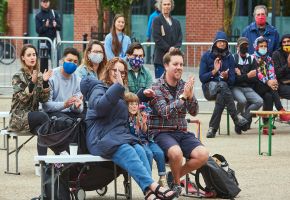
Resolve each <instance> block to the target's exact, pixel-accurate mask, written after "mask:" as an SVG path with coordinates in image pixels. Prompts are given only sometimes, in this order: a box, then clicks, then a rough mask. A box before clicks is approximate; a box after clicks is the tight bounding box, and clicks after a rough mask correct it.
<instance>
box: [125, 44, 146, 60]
mask: <svg viewBox="0 0 290 200" xmlns="http://www.w3.org/2000/svg"><path fill="white" fill-rule="evenodd" d="M135 49H142V50H143V56H144V57H145V51H144V48H143V46H142V45H141V44H140V43H139V42H133V43H132V44H131V45H130V46H129V47H128V49H127V51H126V54H128V55H132V54H133V52H134V50H135Z"/></svg>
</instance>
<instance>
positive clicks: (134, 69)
mask: <svg viewBox="0 0 290 200" xmlns="http://www.w3.org/2000/svg"><path fill="white" fill-rule="evenodd" d="M126 54H127V59H126V60H127V62H128V65H129V67H128V88H129V91H130V92H133V93H135V94H136V93H137V92H138V91H139V90H140V89H148V88H151V85H152V76H151V74H150V72H149V70H148V69H146V68H145V67H144V65H143V64H144V56H145V52H144V49H143V47H142V45H141V44H140V43H138V42H133V43H132V44H131V45H130V46H129V48H128V50H127V52H126Z"/></svg>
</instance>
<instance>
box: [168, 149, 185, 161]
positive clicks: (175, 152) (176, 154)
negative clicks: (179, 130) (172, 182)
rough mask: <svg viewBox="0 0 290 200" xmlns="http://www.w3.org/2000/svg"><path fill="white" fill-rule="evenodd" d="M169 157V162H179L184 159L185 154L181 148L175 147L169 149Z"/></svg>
mask: <svg viewBox="0 0 290 200" xmlns="http://www.w3.org/2000/svg"><path fill="white" fill-rule="evenodd" d="M167 157H168V159H169V161H174V162H178V161H181V160H182V159H183V153H182V151H181V149H180V147H179V146H177V145H175V146H172V147H170V148H169V149H168V152H167Z"/></svg>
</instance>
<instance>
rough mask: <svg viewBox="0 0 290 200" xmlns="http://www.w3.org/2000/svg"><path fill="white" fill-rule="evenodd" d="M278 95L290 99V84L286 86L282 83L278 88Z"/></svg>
mask: <svg viewBox="0 0 290 200" xmlns="http://www.w3.org/2000/svg"><path fill="white" fill-rule="evenodd" d="M278 94H279V96H280V97H282V98H284V99H290V84H288V85H286V84H283V83H280V84H279V88H278Z"/></svg>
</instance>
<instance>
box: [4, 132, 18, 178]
mask: <svg viewBox="0 0 290 200" xmlns="http://www.w3.org/2000/svg"><path fill="white" fill-rule="evenodd" d="M6 138H7V139H6V143H7V150H6V162H7V165H6V171H5V174H14V175H20V173H19V171H18V152H19V150H20V148H19V147H18V136H12V139H15V150H13V151H10V148H9V139H10V138H11V136H8V135H7V136H6ZM14 152H15V172H11V171H10V155H11V154H12V153H14Z"/></svg>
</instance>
